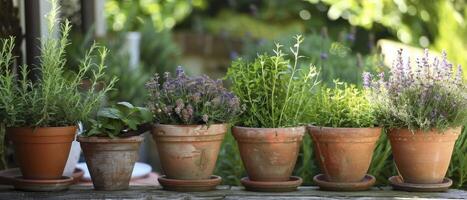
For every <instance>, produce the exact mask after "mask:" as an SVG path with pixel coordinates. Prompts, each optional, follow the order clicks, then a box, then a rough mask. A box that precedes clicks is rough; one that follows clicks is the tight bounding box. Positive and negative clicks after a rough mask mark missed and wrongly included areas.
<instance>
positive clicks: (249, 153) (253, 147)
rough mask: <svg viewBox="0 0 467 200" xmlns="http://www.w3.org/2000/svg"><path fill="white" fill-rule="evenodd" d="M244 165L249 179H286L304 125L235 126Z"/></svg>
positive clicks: (293, 164)
mask: <svg viewBox="0 0 467 200" xmlns="http://www.w3.org/2000/svg"><path fill="white" fill-rule="evenodd" d="M232 133H233V135H234V137H235V139H236V140H237V143H238V148H239V150H240V156H241V158H242V161H243V165H244V166H245V169H246V171H247V174H248V178H249V179H250V180H252V181H272V182H277V181H288V180H289V178H290V176H291V175H292V171H293V169H294V167H295V162H296V161H297V156H298V153H299V149H300V145H301V142H302V138H303V135H304V133H305V127H291V128H248V127H238V126H235V127H233V129H232Z"/></svg>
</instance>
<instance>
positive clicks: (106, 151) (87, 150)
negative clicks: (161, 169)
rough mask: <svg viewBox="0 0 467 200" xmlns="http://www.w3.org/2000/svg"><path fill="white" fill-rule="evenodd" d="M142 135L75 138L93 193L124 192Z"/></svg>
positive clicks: (142, 138) (127, 185)
mask: <svg viewBox="0 0 467 200" xmlns="http://www.w3.org/2000/svg"><path fill="white" fill-rule="evenodd" d="M143 140H144V137H143V136H133V137H128V138H106V137H81V136H80V137H78V141H79V142H80V144H81V148H82V149H83V153H84V157H85V159H86V164H87V166H88V169H89V173H90V174H91V179H92V183H93V185H94V188H95V189H96V190H126V189H128V187H129V184H130V179H131V173H132V172H133V167H134V165H135V162H136V160H137V159H138V150H139V147H140V144H141V142H142V141H143Z"/></svg>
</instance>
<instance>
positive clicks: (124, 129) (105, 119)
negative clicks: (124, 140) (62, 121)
mask: <svg viewBox="0 0 467 200" xmlns="http://www.w3.org/2000/svg"><path fill="white" fill-rule="evenodd" d="M151 121H152V113H151V112H150V111H149V110H148V109H147V108H143V107H137V106H133V105H132V104H130V103H128V102H118V103H117V104H116V105H115V106H114V107H106V108H101V109H100V110H99V111H98V112H97V117H96V119H90V122H91V124H92V125H91V129H90V130H89V131H87V132H85V133H84V136H103V137H111V138H115V137H125V136H133V135H139V134H141V133H143V132H144V131H146V130H147V128H146V126H144V124H146V123H150V122H151Z"/></svg>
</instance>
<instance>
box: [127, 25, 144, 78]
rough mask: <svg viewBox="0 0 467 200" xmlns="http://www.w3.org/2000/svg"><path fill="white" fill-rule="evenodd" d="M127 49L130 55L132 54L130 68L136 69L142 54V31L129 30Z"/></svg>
mask: <svg viewBox="0 0 467 200" xmlns="http://www.w3.org/2000/svg"><path fill="white" fill-rule="evenodd" d="M125 42H126V49H127V50H128V55H129V56H130V62H129V64H130V68H133V69H135V68H136V67H137V66H138V64H139V55H140V50H139V46H140V42H141V33H140V32H128V33H127V34H126V41H125Z"/></svg>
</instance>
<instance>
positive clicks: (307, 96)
mask: <svg viewBox="0 0 467 200" xmlns="http://www.w3.org/2000/svg"><path fill="white" fill-rule="evenodd" d="M52 5H53V7H54V8H53V9H52V10H53V11H52V12H51V13H50V14H49V16H48V20H49V32H53V30H54V29H55V27H56V26H58V25H60V26H61V36H60V37H59V38H53V37H48V38H44V39H42V43H43V45H42V48H41V55H40V61H41V63H40V70H39V72H40V77H38V80H37V81H35V82H33V81H31V80H29V79H28V74H29V73H30V71H29V70H28V68H27V66H22V67H20V68H19V70H18V73H16V72H15V70H12V69H11V66H12V64H13V60H14V57H13V56H12V51H13V46H14V44H13V41H14V39H13V38H10V39H3V40H1V44H0V45H1V52H0V59H1V60H0V69H1V72H0V97H1V101H0V116H1V121H0V123H1V126H0V127H3V128H5V129H6V132H7V137H8V139H9V140H11V141H12V142H13V145H14V150H15V156H16V161H17V162H18V166H19V168H20V170H21V174H22V177H18V178H15V179H14V180H13V182H12V184H13V185H14V186H15V188H17V189H22V190H30V191H55V190H62V189H66V188H67V187H68V186H69V185H70V184H71V183H72V182H73V178H71V177H64V176H62V174H63V169H64V167H65V163H66V161H67V158H68V154H69V151H70V147H71V142H72V141H73V140H74V138H75V135H76V132H77V131H78V126H79V124H81V125H82V126H84V130H82V134H81V135H80V136H79V137H78V138H77V140H78V141H79V142H80V144H81V147H82V149H83V152H84V157H85V160H86V163H87V165H88V167H89V169H90V174H91V177H92V181H93V184H94V188H95V189H97V190H125V189H128V186H129V182H130V178H131V173H132V170H133V167H134V165H135V162H136V160H137V159H138V149H139V146H140V144H141V142H142V141H143V137H142V136H141V134H142V133H144V132H146V131H151V133H152V136H153V139H154V141H155V142H156V144H157V151H158V153H159V157H160V161H161V165H162V169H163V173H164V175H162V176H161V177H159V178H158V180H159V183H160V184H161V185H162V186H163V188H164V189H167V190H175V191H207V190H212V189H214V188H215V187H216V186H217V185H219V184H220V183H221V180H222V178H221V177H219V176H216V175H213V171H214V168H215V164H216V161H217V157H218V154H219V150H220V148H221V143H222V141H223V139H224V136H225V134H226V133H227V132H228V129H229V128H230V125H229V124H232V125H234V126H233V127H232V134H233V136H234V138H235V139H236V141H237V144H238V148H239V152H240V156H241V159H242V161H243V165H244V167H245V169H246V173H247V177H244V178H242V179H241V183H242V184H243V185H244V186H245V188H246V189H247V190H253V191H267V192H284V191H293V190H296V189H297V187H298V186H299V185H301V183H302V178H301V177H296V176H292V172H293V170H294V168H295V163H296V161H297V157H298V155H299V153H300V146H301V145H302V139H303V137H304V135H305V133H306V132H308V133H309V134H310V136H311V138H312V140H313V146H314V152H315V154H316V160H317V161H318V163H319V165H320V168H321V171H322V174H319V175H316V176H315V177H314V181H315V183H316V184H317V185H318V186H319V187H320V188H321V189H323V190H336V191H343V190H344V191H355V190H367V189H369V188H370V187H371V186H372V185H373V184H374V183H375V178H374V177H373V176H372V175H370V174H367V173H368V168H369V166H370V163H371V159H372V156H373V151H374V149H375V146H376V144H377V141H378V139H379V137H380V135H381V132H382V130H383V129H385V130H387V134H388V138H389V140H390V144H391V149H392V153H393V157H394V160H395V164H396V167H397V171H398V173H399V174H398V175H397V176H394V177H391V178H390V179H389V181H390V182H391V184H392V185H393V187H394V188H396V189H402V190H407V191H444V190H446V189H447V188H449V186H450V185H451V184H452V181H451V180H450V179H449V178H446V177H445V176H446V171H447V169H448V166H449V163H450V158H451V154H452V151H453V148H454V143H455V141H456V139H457V138H458V137H459V135H460V132H461V127H462V126H463V125H464V124H466V123H467V94H466V93H467V88H466V85H465V83H464V82H463V78H462V68H461V67H460V66H459V67H458V68H454V67H453V66H452V64H451V63H449V61H448V60H447V56H446V54H445V53H443V55H442V57H441V58H432V57H430V56H429V55H428V51H427V52H426V53H425V56H424V57H422V58H420V59H418V60H417V65H416V66H412V65H411V62H409V61H408V60H406V59H404V58H403V51H402V50H400V51H398V57H397V59H396V60H395V62H394V65H393V66H392V67H391V69H390V73H389V77H388V78H385V77H384V73H381V74H379V75H378V77H373V76H372V75H371V74H369V73H365V74H364V77H363V78H364V86H365V89H359V88H357V87H356V86H354V85H349V84H347V83H341V82H339V81H335V84H334V87H331V88H328V87H326V86H324V85H319V80H318V71H317V69H316V68H315V67H314V66H313V65H312V64H309V63H310V62H309V61H307V60H305V58H302V56H300V54H299V51H300V44H301V43H302V41H303V38H302V37H301V36H297V37H296V38H295V44H294V45H293V46H292V48H290V53H284V52H283V51H282V46H281V45H277V46H276V48H275V49H274V50H273V51H274V53H273V54H268V53H264V54H259V55H258V56H257V57H256V58H254V59H253V60H244V59H242V58H239V59H237V60H235V61H233V63H232V66H231V67H230V68H229V69H228V72H227V76H226V80H228V81H230V82H231V88H232V92H230V91H228V90H227V89H226V88H224V86H223V82H222V81H221V80H213V79H211V78H209V77H207V76H205V75H203V76H188V75H186V74H185V72H184V70H183V69H182V68H181V67H179V68H177V70H176V73H175V74H174V75H172V74H170V73H165V74H164V75H163V76H164V77H163V78H162V79H161V78H160V77H159V75H158V74H156V75H155V76H154V77H153V79H152V80H150V81H148V82H147V84H146V87H147V90H148V94H149V97H150V98H149V100H148V102H147V107H137V106H134V105H132V104H131V103H128V102H120V103H117V104H115V105H112V106H110V107H104V108H101V106H102V104H103V102H104V98H105V95H106V93H107V92H108V91H109V90H111V89H112V87H113V85H114V84H115V81H116V79H115V78H114V79H111V81H110V82H108V83H106V84H103V81H102V80H101V79H102V78H103V76H104V73H103V72H104V69H105V68H106V66H105V64H104V63H105V58H106V56H108V51H107V50H106V49H105V48H103V47H97V46H96V45H93V46H92V47H91V48H90V49H89V51H88V53H87V54H86V57H85V58H84V60H83V61H82V63H81V65H80V68H79V71H78V72H75V73H72V72H71V73H69V72H67V71H66V70H65V69H64V66H65V65H66V62H67V60H66V59H65V51H64V49H65V47H66V44H67V43H68V39H67V37H68V33H69V31H70V26H69V23H68V22H65V23H63V24H61V23H57V20H56V15H57V13H56V11H57V7H56V6H57V5H56V2H55V3H53V4H52ZM96 51H97V52H99V56H98V57H97V59H96V58H95V57H94V56H93V53H94V52H96ZM95 61H97V63H95ZM456 70H457V71H456ZM89 75H90V76H89ZM83 82H86V84H87V86H86V87H83ZM305 148H313V147H311V146H310V147H305Z"/></svg>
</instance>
